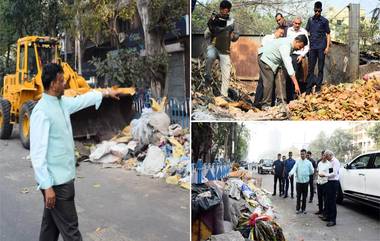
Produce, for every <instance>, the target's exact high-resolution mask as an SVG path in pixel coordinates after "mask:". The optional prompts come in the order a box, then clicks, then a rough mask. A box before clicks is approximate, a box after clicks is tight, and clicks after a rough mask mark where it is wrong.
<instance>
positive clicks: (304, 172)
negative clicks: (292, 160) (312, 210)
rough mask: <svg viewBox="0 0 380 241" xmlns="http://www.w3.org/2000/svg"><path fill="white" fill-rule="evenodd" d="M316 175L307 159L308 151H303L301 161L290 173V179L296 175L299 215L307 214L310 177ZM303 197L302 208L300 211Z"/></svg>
mask: <svg viewBox="0 0 380 241" xmlns="http://www.w3.org/2000/svg"><path fill="white" fill-rule="evenodd" d="M313 173H314V168H313V166H312V164H311V162H310V161H309V160H307V159H306V150H305V149H302V150H301V160H298V161H297V162H296V164H295V165H294V166H293V168H292V170H291V171H290V172H289V178H290V177H291V176H293V175H296V191H297V205H296V210H297V214H299V213H304V214H306V199H307V191H308V190H307V187H308V184H309V178H310V175H311V174H313ZM301 195H302V208H301V210H300V203H301Z"/></svg>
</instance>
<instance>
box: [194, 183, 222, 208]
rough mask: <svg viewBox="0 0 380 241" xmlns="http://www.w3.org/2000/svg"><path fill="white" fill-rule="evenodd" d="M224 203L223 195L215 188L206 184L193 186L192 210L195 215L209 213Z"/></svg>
mask: <svg viewBox="0 0 380 241" xmlns="http://www.w3.org/2000/svg"><path fill="white" fill-rule="evenodd" d="M221 201H222V194H221V193H220V192H218V191H217V189H216V188H215V187H208V186H207V185H205V184H193V185H192V192H191V208H192V209H191V210H192V213H193V214H194V215H197V214H198V213H200V212H203V211H207V210H209V209H211V208H213V207H215V206H216V205H218V204H220V202H221Z"/></svg>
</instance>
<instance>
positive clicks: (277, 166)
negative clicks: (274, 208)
mask: <svg viewBox="0 0 380 241" xmlns="http://www.w3.org/2000/svg"><path fill="white" fill-rule="evenodd" d="M273 168H274V187H273V194H272V195H273V196H275V195H276V186H277V180H278V181H279V184H280V186H279V193H280V197H281V196H282V194H283V192H284V180H283V178H284V177H283V174H284V163H283V162H282V161H281V154H277V160H276V161H274V162H273Z"/></svg>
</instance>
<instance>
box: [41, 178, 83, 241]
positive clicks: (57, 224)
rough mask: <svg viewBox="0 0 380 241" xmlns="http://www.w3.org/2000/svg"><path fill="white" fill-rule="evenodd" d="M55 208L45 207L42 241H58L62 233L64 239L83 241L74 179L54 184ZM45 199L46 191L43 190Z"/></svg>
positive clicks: (66, 240) (67, 240)
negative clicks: (76, 207)
mask: <svg viewBox="0 0 380 241" xmlns="http://www.w3.org/2000/svg"><path fill="white" fill-rule="evenodd" d="M53 189H54V192H55V196H56V201H55V208H53V209H47V208H46V207H45V208H44V213H43V217H42V223H41V232H40V239H39V240H40V241H57V240H58V236H59V234H61V236H62V238H63V240H64V241H82V235H81V233H80V232H79V229H78V215H77V211H76V209H75V202H74V197H75V188H74V180H72V181H70V182H68V183H65V184H62V185H57V186H53ZM42 194H43V195H44V200H45V193H44V191H42Z"/></svg>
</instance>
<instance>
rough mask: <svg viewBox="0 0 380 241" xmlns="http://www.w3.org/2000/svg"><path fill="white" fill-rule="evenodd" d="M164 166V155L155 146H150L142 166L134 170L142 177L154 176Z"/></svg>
mask: <svg viewBox="0 0 380 241" xmlns="http://www.w3.org/2000/svg"><path fill="white" fill-rule="evenodd" d="M164 164H165V154H164V153H163V152H162V151H161V149H160V148H159V147H157V146H153V145H150V146H149V148H148V152H147V154H146V157H145V159H144V161H143V162H142V164H141V165H140V166H139V167H137V168H136V170H137V171H138V172H139V173H141V174H144V175H154V174H156V173H157V172H159V171H160V170H161V169H162V168H163V167H164Z"/></svg>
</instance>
